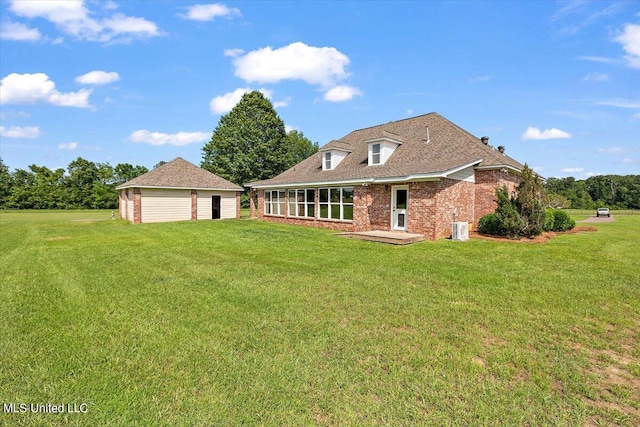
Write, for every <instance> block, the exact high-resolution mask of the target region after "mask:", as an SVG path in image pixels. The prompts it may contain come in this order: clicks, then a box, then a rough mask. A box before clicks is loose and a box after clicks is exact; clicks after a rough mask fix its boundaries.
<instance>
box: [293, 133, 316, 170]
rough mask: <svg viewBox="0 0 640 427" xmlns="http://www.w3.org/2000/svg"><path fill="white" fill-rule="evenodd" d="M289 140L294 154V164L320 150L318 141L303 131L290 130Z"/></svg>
mask: <svg viewBox="0 0 640 427" xmlns="http://www.w3.org/2000/svg"><path fill="white" fill-rule="evenodd" d="M287 140H288V144H289V145H290V147H291V154H292V156H293V159H292V166H293V165H295V164H298V163H300V162H301V161H303V160H304V159H306V158H307V157H309V156H311V155H313V154H315V153H317V152H318V143H317V142H312V141H311V140H310V139H309V138H307V137H306V136H304V134H303V133H302V132H298V131H297V130H292V131H289V133H288V134H287Z"/></svg>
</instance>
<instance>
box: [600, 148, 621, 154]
mask: <svg viewBox="0 0 640 427" xmlns="http://www.w3.org/2000/svg"><path fill="white" fill-rule="evenodd" d="M623 151H624V149H623V148H622V147H608V148H599V149H598V153H607V154H617V153H622V152H623Z"/></svg>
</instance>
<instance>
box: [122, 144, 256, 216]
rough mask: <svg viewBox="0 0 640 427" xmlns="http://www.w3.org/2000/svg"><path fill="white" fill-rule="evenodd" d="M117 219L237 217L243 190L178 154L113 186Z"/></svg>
mask: <svg viewBox="0 0 640 427" xmlns="http://www.w3.org/2000/svg"><path fill="white" fill-rule="evenodd" d="M116 190H117V191H118V207H119V209H118V211H119V214H120V218H122V219H126V220H128V221H131V222H133V223H134V224H139V223H146V222H168V221H188V220H199V219H225V218H240V193H241V192H242V191H244V189H243V188H242V187H240V186H238V185H235V184H233V183H231V182H229V181H227V180H226V179H223V178H221V177H219V176H218V175H215V174H213V173H211V172H209V171H206V170H204V169H201V168H199V167H198V166H196V165H194V164H193V163H190V162H188V161H186V160H184V159H182V158H181V157H178V158H176V159H174V160H172V161H170V162H168V163H165V164H163V165H162V166H159V167H158V168H156V169H154V170H152V171H149V172H147V173H145V174H143V175H140V176H138V177H136V178H134V179H132V180H130V181H127V182H125V183H123V184H120V185H119V186H117V187H116Z"/></svg>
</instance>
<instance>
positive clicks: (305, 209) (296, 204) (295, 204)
mask: <svg viewBox="0 0 640 427" xmlns="http://www.w3.org/2000/svg"><path fill="white" fill-rule="evenodd" d="M309 191H313V198H312V199H309V197H308V196H309V193H308V192H309ZM315 192H316V189H315V188H302V189H290V190H288V191H287V194H288V195H289V216H290V217H298V218H315V214H316V209H315V203H316V200H315V198H316V193H315ZM292 193H293V199H292V198H291V194H292ZM299 194H302V195H303V196H302V197H303V200H302V201H299V200H298V195H299ZM301 206H302V212H300V207H301ZM310 206H311V207H313V215H308V213H309V207H310Z"/></svg>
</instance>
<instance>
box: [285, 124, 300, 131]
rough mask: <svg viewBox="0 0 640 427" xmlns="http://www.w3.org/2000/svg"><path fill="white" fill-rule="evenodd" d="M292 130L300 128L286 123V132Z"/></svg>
mask: <svg viewBox="0 0 640 427" xmlns="http://www.w3.org/2000/svg"><path fill="white" fill-rule="evenodd" d="M292 130H298V129H297V128H295V127H293V126H291V125H284V131H285V132H286V133H289V132H291V131H292Z"/></svg>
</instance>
